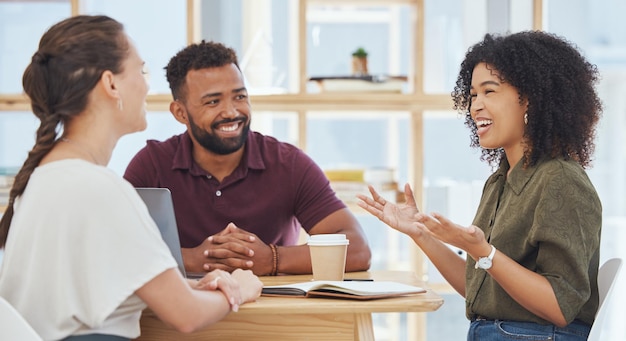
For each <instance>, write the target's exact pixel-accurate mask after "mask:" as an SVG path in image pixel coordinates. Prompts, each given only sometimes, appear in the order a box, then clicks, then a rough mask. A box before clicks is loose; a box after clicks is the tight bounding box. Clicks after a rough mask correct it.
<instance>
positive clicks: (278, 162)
mask: <svg viewBox="0 0 626 341" xmlns="http://www.w3.org/2000/svg"><path fill="white" fill-rule="evenodd" d="M192 148H193V147H192V142H191V138H190V137H189V135H188V134H187V133H186V132H185V133H183V134H181V135H176V136H173V137H171V138H169V139H167V140H166V141H163V142H160V141H155V140H148V141H147V143H146V146H145V147H144V148H143V149H142V150H140V151H139V152H138V153H137V155H135V157H134V158H133V159H132V160H131V161H130V163H129V165H128V167H127V168H126V172H125V174H124V178H126V180H128V181H129V182H130V183H131V184H133V186H135V187H165V188H169V189H170V191H171V192H172V198H173V200H174V210H175V212H176V222H177V224H178V230H179V234H180V243H181V246H182V247H184V248H191V247H195V246H198V245H199V244H200V243H202V241H203V240H204V239H205V238H207V237H208V236H211V235H214V234H216V233H218V232H219V231H221V230H223V229H224V228H225V227H226V225H227V224H228V223H230V222H233V223H235V225H237V226H238V227H239V228H242V229H245V230H247V231H250V232H252V233H254V234H255V235H257V236H258V237H259V238H261V240H263V241H264V242H265V243H266V244H269V243H274V244H277V245H294V244H296V242H297V240H298V235H299V233H300V227H301V226H302V227H303V228H304V229H305V230H306V231H308V230H310V229H311V228H312V227H313V226H315V224H317V223H318V222H319V221H320V220H322V219H323V218H325V217H326V216H328V215H329V214H331V213H333V212H335V211H337V210H339V209H341V208H344V207H346V206H345V204H344V203H343V202H342V201H341V200H339V199H338V198H337V196H336V195H335V192H334V191H333V190H332V189H331V188H330V184H329V182H328V179H327V178H326V176H325V175H324V173H323V172H322V170H321V169H320V168H319V167H318V166H317V165H316V164H315V162H313V160H312V159H311V158H310V157H308V156H307V155H306V154H305V153H304V152H302V151H301V150H300V149H298V148H297V147H295V146H293V145H290V144H288V143H284V142H280V141H278V140H276V139H275V138H273V137H269V136H264V135H261V134H259V133H257V132H250V133H249V135H248V140H247V142H246V144H245V147H244V154H243V157H242V160H241V163H240V164H239V166H237V168H236V169H235V170H234V171H233V173H232V174H230V175H229V176H227V177H226V178H224V180H223V181H222V182H221V183H220V182H218V181H217V180H216V179H215V178H214V177H213V176H212V175H211V174H210V173H208V172H206V171H205V170H204V169H202V168H201V167H200V166H199V165H198V164H197V163H196V162H195V161H194V160H193V158H192V153H191V151H192Z"/></svg>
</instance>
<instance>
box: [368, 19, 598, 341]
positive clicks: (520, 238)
mask: <svg viewBox="0 0 626 341" xmlns="http://www.w3.org/2000/svg"><path fill="white" fill-rule="evenodd" d="M597 80H598V70H597V68H596V67H595V66H594V65H592V64H590V63H589V62H588V61H587V60H586V59H585V58H584V56H583V55H582V54H581V53H580V51H579V50H578V49H577V48H576V47H575V46H574V45H573V44H572V43H570V42H568V41H567V40H565V39H564V38H562V37H558V36H556V35H553V34H549V33H545V32H541V31H527V32H520V33H515V34H509V35H501V36H498V35H492V34H487V35H486V36H485V38H484V39H483V40H482V41H481V42H479V43H477V44H476V45H474V46H473V47H471V48H470V49H469V50H468V52H467V54H466V56H465V59H464V61H463V63H462V64H461V70H460V72H459V76H458V79H457V82H456V87H455V89H454V91H453V92H452V97H453V99H454V106H455V109H457V110H458V111H459V112H460V113H462V114H464V115H465V125H466V126H467V127H469V129H470V137H471V146H473V147H477V148H481V150H482V155H481V159H482V160H484V161H486V162H488V163H489V164H491V165H492V166H493V167H494V168H495V172H494V173H493V174H492V175H491V176H490V177H489V178H488V179H487V181H486V183H485V186H484V188H483V194H482V197H481V200H480V203H479V207H478V210H477V212H476V216H475V218H474V221H473V222H472V225H470V226H462V225H458V224H455V223H453V222H451V221H450V220H448V219H447V218H445V217H443V216H442V215H440V214H438V213H432V214H425V213H421V212H419V210H418V208H417V206H416V203H415V199H414V196H413V192H412V191H411V188H410V186H409V185H408V184H407V185H406V186H405V195H406V198H407V200H406V203H404V204H399V205H396V204H393V203H390V202H388V201H386V200H385V199H384V198H382V197H381V196H380V195H379V194H378V193H377V192H376V191H374V190H373V188H370V191H371V194H372V197H371V198H369V197H366V196H359V198H360V199H361V201H360V206H361V207H363V208H365V209H366V210H367V211H369V212H370V213H371V214H373V215H375V216H376V217H378V218H379V219H380V220H381V221H383V222H384V223H386V224H387V225H389V226H391V227H392V228H394V229H396V230H398V231H400V232H403V233H405V234H407V235H409V236H410V237H411V238H412V239H413V240H414V241H415V243H416V244H417V245H418V246H419V247H420V248H421V249H422V250H423V251H424V253H425V254H426V255H427V256H428V257H429V258H430V260H431V261H432V262H433V264H434V265H435V266H436V267H437V269H438V270H439V271H440V272H441V274H442V275H443V276H444V277H445V278H446V280H447V281H448V282H449V283H450V284H451V285H452V287H453V288H454V289H455V290H456V291H457V292H459V293H460V294H461V295H463V297H465V301H466V315H467V318H468V319H469V320H470V321H471V324H470V328H469V332H468V337H467V339H468V340H481V341H484V340H487V341H489V340H513V339H515V340H518V339H520V338H523V339H532V340H586V339H587V336H588V334H589V331H590V328H591V325H592V324H593V322H594V318H595V314H596V311H597V309H598V287H597V275H598V263H599V249H600V231H601V224H602V206H601V203H600V200H599V198H598V195H597V193H596V190H595V188H594V186H593V184H592V183H591V181H590V180H589V178H588V176H587V174H586V172H585V168H586V167H587V166H589V164H590V162H591V156H592V154H593V149H594V137H595V129H596V125H597V123H598V120H599V118H600V115H601V112H602V105H601V102H600V100H599V98H598V95H597V93H596V91H595V87H594V86H595V83H596V81H597ZM446 244H450V245H453V246H455V247H458V248H460V249H463V250H465V251H466V252H467V258H466V259H463V258H460V257H458V256H457V254H456V253H455V252H453V251H452V250H451V249H450V248H449V247H447V245H446Z"/></svg>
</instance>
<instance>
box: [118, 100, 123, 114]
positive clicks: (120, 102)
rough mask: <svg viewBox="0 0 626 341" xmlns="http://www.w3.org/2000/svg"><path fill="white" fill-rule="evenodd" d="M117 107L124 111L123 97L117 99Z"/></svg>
mask: <svg viewBox="0 0 626 341" xmlns="http://www.w3.org/2000/svg"><path fill="white" fill-rule="evenodd" d="M117 108H118V109H120V111H122V110H123V109H124V104H123V103H122V99H121V98H118V99H117Z"/></svg>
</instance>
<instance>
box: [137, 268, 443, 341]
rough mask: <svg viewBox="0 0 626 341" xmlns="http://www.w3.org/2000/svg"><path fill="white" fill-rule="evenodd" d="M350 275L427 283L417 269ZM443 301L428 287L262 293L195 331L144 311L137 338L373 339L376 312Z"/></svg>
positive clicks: (282, 280) (430, 307)
mask: <svg viewBox="0 0 626 341" xmlns="http://www.w3.org/2000/svg"><path fill="white" fill-rule="evenodd" d="M311 278H312V277H311V275H299V276H276V277H261V280H262V281H263V283H264V284H265V285H278V284H286V283H294V282H304V281H308V280H310V279H311ZM346 278H374V279H375V280H390V281H397V282H401V283H406V284H411V285H416V286H421V287H424V283H422V282H420V281H419V280H418V278H417V276H416V275H415V273H413V272H404V271H372V272H355V273H348V274H346ZM442 304H443V299H442V298H441V296H439V295H438V294H436V293H435V292H433V291H432V290H427V292H426V293H422V294H416V295H410V296H404V297H395V298H387V299H379V300H369V301H357V300H344V299H325V298H289V297H288V298H285V297H264V296H262V297H260V298H259V299H258V300H257V301H256V302H253V303H247V304H244V305H243V306H241V307H240V309H239V312H237V313H230V314H228V315H227V316H226V317H225V318H224V319H223V320H222V321H220V322H218V323H216V324H214V325H212V326H210V327H208V328H205V329H203V330H201V331H199V332H196V333H192V334H181V333H178V332H176V331H175V330H173V329H171V328H169V327H167V326H166V325H165V324H164V323H163V322H161V321H160V320H159V319H158V318H157V317H156V315H154V313H152V312H151V311H150V310H145V311H144V313H143V315H142V317H141V337H140V338H139V339H137V340H168V341H170V340H245V341H251V340H255V341H256V340H272V341H273V340H281V341H282V340H324V341H326V340H336V341H341V340H374V328H373V325H372V313H383V312H428V311H435V310H437V309H438V308H439V307H440V306H441V305H442Z"/></svg>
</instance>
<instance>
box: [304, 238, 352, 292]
mask: <svg viewBox="0 0 626 341" xmlns="http://www.w3.org/2000/svg"><path fill="white" fill-rule="evenodd" d="M349 243H350V241H349V240H348V239H346V235H345V234H315V235H312V236H310V237H309V241H308V243H307V244H308V245H309V249H310V250H311V265H312V266H313V279H314V280H316V281H343V274H344V273H345V270H346V254H347V252H348V244H349Z"/></svg>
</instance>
